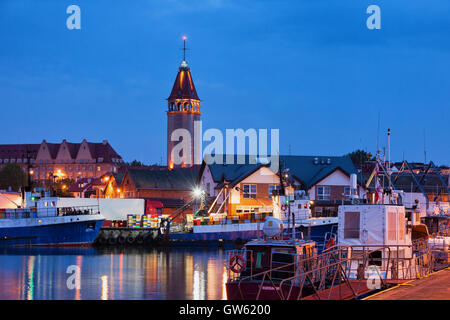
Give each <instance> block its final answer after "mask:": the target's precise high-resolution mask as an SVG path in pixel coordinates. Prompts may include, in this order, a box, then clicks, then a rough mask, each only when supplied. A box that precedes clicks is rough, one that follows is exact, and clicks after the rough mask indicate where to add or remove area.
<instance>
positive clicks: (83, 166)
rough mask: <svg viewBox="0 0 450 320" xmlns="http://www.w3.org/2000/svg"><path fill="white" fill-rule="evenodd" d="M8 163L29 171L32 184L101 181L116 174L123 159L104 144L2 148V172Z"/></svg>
mask: <svg viewBox="0 0 450 320" xmlns="http://www.w3.org/2000/svg"><path fill="white" fill-rule="evenodd" d="M8 163H17V164H19V165H20V166H21V167H22V168H23V170H24V171H29V173H30V174H31V177H32V180H33V181H44V180H48V179H65V178H68V179H73V180H78V179H80V178H99V177H102V176H103V175H105V174H107V173H110V172H117V171H118V168H119V167H120V166H121V165H122V164H123V160H122V157H121V156H120V155H119V154H118V153H117V152H116V151H115V150H114V149H113V147H112V146H111V145H110V144H109V143H108V141H106V140H104V141H103V142H100V143H93V142H87V141H86V140H83V141H82V142H81V143H71V142H67V141H66V140H63V141H62V142H61V143H49V142H47V141H46V140H43V141H42V143H41V144H4V145H0V169H1V168H2V167H4V166H5V165H6V164H8Z"/></svg>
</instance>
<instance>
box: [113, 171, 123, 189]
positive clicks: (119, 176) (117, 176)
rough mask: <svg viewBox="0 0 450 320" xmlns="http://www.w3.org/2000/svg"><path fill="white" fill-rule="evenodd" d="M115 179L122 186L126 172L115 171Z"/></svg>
mask: <svg viewBox="0 0 450 320" xmlns="http://www.w3.org/2000/svg"><path fill="white" fill-rule="evenodd" d="M113 177H114V180H115V181H116V184H117V185H118V186H120V185H121V184H122V181H123V178H124V177H125V172H118V173H113Z"/></svg>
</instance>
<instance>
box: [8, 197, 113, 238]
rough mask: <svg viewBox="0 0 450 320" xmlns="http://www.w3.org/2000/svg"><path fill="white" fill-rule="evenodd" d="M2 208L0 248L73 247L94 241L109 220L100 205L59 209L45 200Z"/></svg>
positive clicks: (51, 199)
mask: <svg viewBox="0 0 450 320" xmlns="http://www.w3.org/2000/svg"><path fill="white" fill-rule="evenodd" d="M33 199H34V197H31V196H30V195H29V194H28V201H24V204H23V205H18V208H13V209H10V208H8V209H0V246H71V245H90V244H92V243H93V242H94V240H95V238H96V237H97V234H98V232H99V231H100V228H101V226H102V223H103V221H104V220H105V218H104V217H103V216H102V215H101V214H100V212H99V208H98V206H83V207H58V206H57V198H51V197H43V198H40V199H38V200H35V201H33Z"/></svg>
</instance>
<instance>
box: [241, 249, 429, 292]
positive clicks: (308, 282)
mask: <svg viewBox="0 0 450 320" xmlns="http://www.w3.org/2000/svg"><path fill="white" fill-rule="evenodd" d="M294 256H295V259H294V260H295V261H293V262H292V263H286V264H284V265H283V264H279V265H276V264H272V268H270V269H268V270H264V271H262V272H259V273H253V272H252V273H251V274H248V275H244V274H241V275H235V278H234V279H235V281H239V282H238V290H239V293H240V295H241V298H242V299H244V293H243V292H242V290H241V284H242V283H244V282H247V281H257V282H258V283H259V284H258V292H257V294H256V299H259V297H260V295H261V292H262V290H263V288H265V289H267V288H268V287H270V288H271V290H272V291H273V292H276V293H277V295H278V296H279V298H280V299H282V300H284V299H293V298H294V299H299V298H300V297H302V296H303V294H304V293H305V290H304V289H305V288H308V292H309V293H312V294H313V295H315V297H316V298H318V299H330V298H331V297H332V296H333V297H334V298H336V295H332V292H333V290H335V292H336V291H337V290H339V293H338V297H339V298H343V297H344V296H343V295H344V294H343V293H342V292H341V289H342V287H341V285H343V286H346V287H347V289H348V290H347V293H348V292H350V297H352V298H357V297H358V296H359V295H361V294H362V293H364V292H368V291H370V290H376V289H381V288H383V287H387V285H388V284H392V283H401V282H403V281H406V280H410V279H416V278H418V277H423V276H426V275H427V274H429V273H431V272H432V271H433V256H432V255H431V251H430V248H429V247H428V246H427V245H426V244H424V243H423V242H420V241H415V242H413V243H412V244H410V245H378V246H376V245H355V246H334V247H331V248H327V249H325V250H324V251H323V252H322V253H321V254H319V255H310V256H305V255H294ZM294 287H295V290H294ZM338 287H339V289H335V288H338ZM324 290H327V291H326V294H325V295H324V294H319V292H324ZM347 298H348V294H347Z"/></svg>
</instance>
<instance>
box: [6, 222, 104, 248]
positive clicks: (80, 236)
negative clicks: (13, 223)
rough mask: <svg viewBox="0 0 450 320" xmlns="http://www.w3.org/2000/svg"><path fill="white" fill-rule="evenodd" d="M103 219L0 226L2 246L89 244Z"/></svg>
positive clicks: (95, 235)
mask: <svg viewBox="0 0 450 320" xmlns="http://www.w3.org/2000/svg"><path fill="white" fill-rule="evenodd" d="M102 224H103V220H90V221H75V222H68V223H58V224H50V225H35V226H24V227H8V228H0V246H33V245H47V246H52V245H54V246H60V245H88V244H92V243H93V242H94V240H95V238H96V237H97V234H98V232H99V231H100V228H101V226H102Z"/></svg>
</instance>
